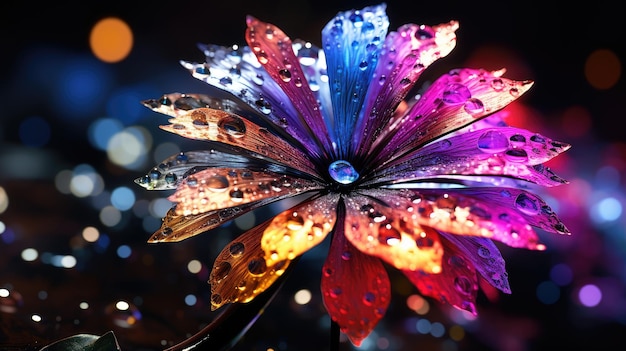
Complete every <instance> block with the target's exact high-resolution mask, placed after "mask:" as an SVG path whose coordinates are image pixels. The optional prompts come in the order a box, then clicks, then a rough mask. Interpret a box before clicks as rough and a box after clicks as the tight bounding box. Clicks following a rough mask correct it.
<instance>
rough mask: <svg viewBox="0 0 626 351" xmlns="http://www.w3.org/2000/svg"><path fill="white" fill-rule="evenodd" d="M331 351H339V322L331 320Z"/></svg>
mask: <svg viewBox="0 0 626 351" xmlns="http://www.w3.org/2000/svg"><path fill="white" fill-rule="evenodd" d="M330 351H339V324H337V322H335V321H334V320H332V319H331V321H330Z"/></svg>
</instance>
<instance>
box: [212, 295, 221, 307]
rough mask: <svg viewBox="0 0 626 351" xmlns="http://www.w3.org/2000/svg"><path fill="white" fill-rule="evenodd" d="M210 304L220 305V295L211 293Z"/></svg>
mask: <svg viewBox="0 0 626 351" xmlns="http://www.w3.org/2000/svg"><path fill="white" fill-rule="evenodd" d="M211 304H212V305H214V306H221V305H222V295H220V294H213V295H211Z"/></svg>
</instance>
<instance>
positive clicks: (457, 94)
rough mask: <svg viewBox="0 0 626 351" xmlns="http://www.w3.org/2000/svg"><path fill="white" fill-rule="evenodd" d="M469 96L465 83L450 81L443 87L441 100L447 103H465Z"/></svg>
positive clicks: (470, 94) (470, 95)
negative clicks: (450, 82)
mask: <svg viewBox="0 0 626 351" xmlns="http://www.w3.org/2000/svg"><path fill="white" fill-rule="evenodd" d="M471 97H472V93H471V92H470V91H469V89H468V88H467V87H466V86H465V85H463V84H460V83H452V84H449V85H448V86H447V87H446V88H445V89H444V91H443V96H442V98H441V100H442V101H443V102H444V103H446V104H448V105H458V104H463V103H465V102H466V101H467V100H468V99H469V98H471Z"/></svg>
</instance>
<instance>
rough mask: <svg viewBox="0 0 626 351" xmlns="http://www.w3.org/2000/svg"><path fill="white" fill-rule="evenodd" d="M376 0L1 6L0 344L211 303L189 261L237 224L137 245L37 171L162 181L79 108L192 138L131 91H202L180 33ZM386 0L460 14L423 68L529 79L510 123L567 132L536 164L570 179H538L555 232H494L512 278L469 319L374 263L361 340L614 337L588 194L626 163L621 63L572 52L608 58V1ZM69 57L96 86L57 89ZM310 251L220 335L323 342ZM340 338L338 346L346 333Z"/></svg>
mask: <svg viewBox="0 0 626 351" xmlns="http://www.w3.org/2000/svg"><path fill="white" fill-rule="evenodd" d="M376 3H377V2H372V1H326V0H325V1H301V2H297V1H286V0H284V1H277V2H251V1H234V0H231V1H222V2H216V1H177V2H171V3H156V2H130V1H125V2H122V1H106V2H104V1H92V2H77V3H45V4H37V5H35V4H34V3H30V2H20V3H15V2H12V3H11V4H10V5H5V6H4V9H3V11H2V12H1V13H0V29H1V31H0V36H1V37H0V38H1V39H2V48H3V49H2V55H1V57H2V63H1V65H0V69H1V72H0V74H1V76H2V83H1V85H0V92H1V94H2V95H1V96H2V105H1V106H2V107H1V108H0V118H1V121H2V123H1V125H0V187H2V188H4V190H5V191H6V193H7V196H8V198H9V201H10V202H9V207H8V208H7V210H6V211H5V212H4V213H0V221H2V222H3V223H4V224H5V226H6V228H7V229H6V230H5V232H4V233H2V234H0V239H3V240H0V287H3V286H4V287H6V288H7V289H9V290H11V291H15V292H18V293H19V295H17V294H13V296H20V298H19V299H17V301H16V305H17V308H16V309H15V310H11V311H9V310H10V309H6V308H5V309H4V310H0V322H1V323H2V324H1V325H0V327H1V329H0V346H1V345H6V346H7V347H13V348H12V349H16V350H17V349H29V350H33V349H37V348H38V347H41V346H43V345H46V344H47V343H50V342H52V341H54V340H58V339H60V338H63V337H66V336H70V335H74V334H78V333H90V334H97V335H101V334H103V333H105V332H106V331H108V330H114V332H115V334H116V336H117V337H118V340H119V341H120V344H121V346H122V350H125V351H126V350H144V349H145V350H157V349H162V348H163V347H164V345H171V344H172V343H176V342H179V341H180V340H182V339H184V338H185V337H188V336H189V335H190V334H193V333H195V332H196V331H197V330H198V329H199V328H201V327H202V326H203V325H205V324H206V323H209V322H210V321H211V320H213V319H214V318H215V316H216V314H217V312H211V311H210V308H209V306H208V304H209V301H208V296H209V295H208V294H209V287H208V284H206V276H203V275H202V274H205V275H206V270H207V269H210V267H211V265H212V262H213V259H214V258H215V256H216V255H217V253H218V252H219V250H221V248H222V247H223V245H224V244H225V243H227V242H228V240H229V239H228V238H230V237H232V236H234V235H236V234H237V231H238V228H237V227H235V226H234V225H231V226H229V227H228V228H225V229H224V230H218V231H215V233H212V234H205V235H202V236H199V237H196V238H193V239H190V240H188V241H185V242H182V243H180V244H175V245H163V244H161V245H149V244H146V242H145V241H146V239H147V238H148V237H149V235H150V234H151V232H149V231H147V230H146V229H145V228H144V227H142V218H140V216H137V215H133V213H130V211H127V212H128V213H124V214H123V220H122V222H121V224H119V225H117V226H115V227H113V228H107V227H106V226H104V225H103V224H102V223H100V220H99V217H98V212H99V209H98V208H97V205H95V204H94V203H95V202H96V201H95V200H94V199H89V198H78V197H75V196H72V195H68V194H62V193H60V192H59V191H57V189H56V188H55V184H54V179H55V176H56V175H57V174H58V172H59V171H60V170H63V169H71V168H72V167H75V166H76V165H80V164H89V165H91V166H92V167H93V168H94V169H95V170H96V171H97V172H98V173H99V174H100V175H101V176H102V178H103V179H104V183H105V187H106V189H108V190H109V191H110V190H111V189H112V188H114V187H117V186H122V185H128V186H129V187H131V188H132V189H133V190H134V191H135V194H136V196H137V198H138V199H147V200H152V199H155V198H157V197H159V196H163V195H162V194H153V193H147V192H145V191H144V190H143V189H141V188H139V187H138V186H135V185H134V184H133V179H135V178H136V177H139V176H141V175H143V173H144V172H145V171H147V170H148V169H149V168H150V167H152V166H153V163H154V162H152V161H150V162H148V164H146V165H145V167H144V168H137V169H124V168H123V167H119V166H116V165H113V164H111V162H110V161H109V160H108V159H107V155H106V153H105V152H103V151H102V150H98V149H97V148H94V147H93V145H91V144H90V142H89V140H88V133H87V130H88V128H89V126H90V123H91V122H92V121H93V120H94V119H96V118H100V117H103V116H107V117H112V118H119V119H120V121H122V123H123V124H124V125H125V126H142V127H143V128H145V129H146V130H148V131H149V132H150V133H151V135H152V138H153V144H154V145H156V144H157V142H160V141H172V142H175V143H178V144H180V145H181V147H182V146H185V147H187V146H188V147H192V146H195V147H197V146H198V145H200V144H197V143H191V142H188V141H183V140H180V139H179V138H176V137H172V136H170V135H166V134H167V133H166V132H163V131H160V130H158V128H156V127H157V125H158V124H162V123H163V122H164V121H165V120H164V119H163V118H162V116H160V115H157V114H155V113H152V112H151V111H149V110H147V109H143V107H141V106H139V105H140V104H139V101H140V100H143V99H148V98H157V97H159V96H160V94H162V93H169V92H174V91H178V92H206V91H205V89H206V86H205V85H204V84H203V83H201V82H199V81H197V80H195V79H194V78H192V77H190V76H189V75H188V73H187V72H186V71H185V70H184V69H183V68H182V67H181V66H180V65H179V64H178V60H180V59H185V60H190V61H194V60H202V59H203V57H202V56H201V52H200V51H199V50H197V47H196V44H197V43H214V44H220V45H225V46H228V45H232V44H241V45H243V44H244V39H243V36H244V31H245V16H246V15H248V14H251V15H254V16H255V17H257V18H259V19H260V20H262V21H266V22H270V23H273V24H276V25H278V26H279V27H280V28H281V29H282V30H283V31H284V32H286V33H287V34H288V35H289V36H290V37H291V38H292V39H295V38H302V39H305V40H310V41H312V42H313V43H315V44H319V42H320V31H321V28H322V27H323V26H324V25H325V23H326V22H327V21H328V20H330V19H331V18H332V17H333V16H334V15H335V14H336V13H337V12H338V11H342V10H346V9H350V8H362V7H364V6H366V5H372V4H376ZM386 3H387V14H388V16H389V19H390V22H391V25H390V30H393V29H395V28H397V27H399V26H400V25H402V24H405V23H419V24H429V25H434V24H438V23H442V22H448V21H449V20H452V19H455V20H458V21H459V22H460V29H459V30H458V31H457V46H456V48H455V49H454V51H453V52H452V53H451V54H450V55H448V56H447V57H446V58H444V59H442V60H439V61H437V62H436V63H435V64H434V65H433V66H432V67H430V68H429V70H428V71H427V73H425V75H424V78H425V79H426V78H429V77H436V76H438V75H439V74H441V73H443V72H446V71H447V70H449V69H451V68H457V67H463V66H470V67H482V68H486V69H492V70H494V69H499V68H502V67H506V68H507V74H506V75H505V76H506V77H509V78H514V79H532V80H534V81H535V82H536V83H535V85H534V86H533V88H532V89H531V91H530V92H529V93H527V95H525V96H524V97H523V98H522V99H521V100H520V102H519V103H516V105H515V106H514V109H515V111H516V114H515V115H514V120H513V122H514V123H513V124H517V125H518V126H521V127H525V128H529V129H533V130H535V131H539V132H541V133H542V134H544V135H546V136H549V137H552V138H554V139H557V140H560V141H564V142H568V143H571V144H572V145H573V148H572V149H571V150H570V151H568V152H567V153H566V154H565V155H561V156H560V157H559V159H558V160H554V162H553V163H551V166H552V168H553V169H554V170H555V171H556V172H557V174H559V175H561V176H563V177H564V178H566V179H569V180H570V181H571V183H570V184H569V185H565V186H563V187H562V188H560V189H550V190H546V193H545V196H546V198H547V199H549V200H550V202H551V204H553V205H554V207H555V208H557V209H558V210H560V211H557V212H558V213H559V214H560V215H561V217H562V219H563V220H564V222H565V223H566V224H567V226H568V227H569V229H570V230H571V231H572V232H573V235H572V236H571V237H557V238H555V237H553V236H548V235H545V236H542V238H544V239H545V240H544V241H545V242H546V244H547V245H548V247H549V249H548V250H547V251H545V252H527V251H523V250H513V249H509V248H502V250H503V255H504V257H505V259H506V260H507V268H508V271H509V280H510V283H511V286H512V289H513V294H512V295H500V296H498V297H497V298H496V299H490V298H487V296H485V295H483V294H482V293H481V295H480V296H479V306H478V312H479V318H478V319H477V320H476V321H472V322H467V321H465V322H463V323H461V322H459V320H458V318H459V317H458V314H455V313H454V312H451V311H450V310H449V309H448V308H447V307H446V306H442V305H439V304H437V303H436V302H434V301H430V302H431V303H430V306H431V308H430V311H429V312H428V313H427V314H425V315H419V314H416V313H415V312H413V311H411V310H409V309H408V308H407V307H406V303H405V300H406V297H407V296H408V295H410V294H414V293H415V292H416V291H415V289H413V288H411V287H410V286H408V285H407V284H408V283H407V282H406V281H404V280H403V279H402V277H400V276H398V275H397V274H395V273H393V272H390V274H392V280H393V282H392V284H394V300H393V302H392V305H391V306H390V310H389V312H388V313H387V315H386V316H385V318H384V319H383V321H382V322H381V323H380V325H379V327H378V328H377V329H376V331H375V334H376V335H375V336H376V337H382V338H387V339H388V340H390V345H389V346H388V347H386V348H385V347H384V345H383V344H379V345H378V346H377V345H376V341H375V339H374V338H373V340H374V341H373V343H369V344H367V345H364V347H363V348H362V349H366V350H385V349H386V350H413V349H421V350H446V351H448V350H450V351H453V350H507V351H508V350H511V351H516V350H548V349H551V347H552V346H549V345H553V344H555V343H556V345H561V347H562V348H563V349H583V348H589V349H604V347H605V346H606V345H609V344H610V343H614V344H618V345H619V344H620V343H623V341H624V332H625V331H626V293H625V288H624V286H625V284H624V281H625V280H626V272H625V266H626V240H625V238H626V234H625V232H624V228H625V227H626V225H624V222H625V219H624V216H623V215H620V216H618V218H615V219H613V220H598V219H597V213H598V211H599V209H598V208H599V207H598V204H599V203H601V201H602V200H603V199H607V198H611V199H615V200H617V202H618V203H621V204H622V206H624V205H623V204H625V203H626V202H624V191H623V189H624V179H623V178H622V176H621V174H622V172H623V171H624V168H626V162H625V161H626V157H625V155H626V147H625V144H624V141H626V135H625V133H624V129H623V121H624V119H626V115H625V112H624V108H623V105H624V101H626V88H625V82H624V78H623V76H620V77H619V79H618V80H617V83H616V84H615V85H613V86H612V87H610V88H609V89H595V88H594V87H593V86H592V85H591V84H589V82H588V81H587V79H586V77H585V63H586V60H587V58H588V57H589V55H590V54H591V53H592V52H593V51H594V50H597V49H609V50H611V51H613V52H614V53H615V54H616V55H617V57H618V58H619V59H620V60H621V61H620V62H621V63H622V68H623V62H624V59H625V58H626V46H625V45H624V42H625V41H626V37H625V34H626V28H624V23H626V18H625V17H624V16H625V15H624V12H623V10H619V9H618V4H617V2H608V1H606V2H605V1H594V2H591V3H586V4H584V6H582V5H581V6H574V5H573V3H569V4H568V6H555V5H553V4H551V3H550V2H548V1H543V2H524V1H509V2H505V1H502V2H496V1H494V2H485V1H475V2H471V1H464V2H456V1H446V2H419V3H416V2H405V1H399V0H398V1H387V2H386ZM107 16H116V17H120V18H122V19H123V20H125V21H126V22H127V23H128V24H129V25H130V27H131V29H132V30H133V34H134V46H133V50H132V52H131V53H130V55H129V56H128V57H127V58H126V59H125V60H124V61H122V62H119V63H115V64H106V63H101V62H98V61H97V60H96V59H95V58H94V57H93V55H91V52H90V49H89V43H88V36H89V31H90V29H91V27H92V26H93V25H94V24H95V23H96V22H97V21H98V20H99V19H101V18H103V17H107ZM85 62H87V63H89V64H90V65H91V66H87V67H96V68H97V69H98V70H101V72H104V73H102V74H101V75H98V77H100V79H102V80H101V81H95V82H92V83H91V85H90V87H91V88H93V87H99V88H98V89H100V90H98V92H97V94H94V95H85V98H81V96H78V97H76V96H66V95H64V94H62V93H59V86H62V84H63V82H64V79H66V77H67V76H66V75H65V73H67V72H71V68H72V67H75V66H73V65H83V64H85ZM86 88H87V87H86ZM124 89H126V90H130V91H132V92H133V93H134V94H135V96H136V97H137V99H136V101H137V105H136V106H135V105H132V106H130V107H127V105H121V106H120V105H119V104H118V105H116V104H115V102H113V103H111V101H112V99H113V98H114V97H115V96H117V95H116V94H117V93H118V92H119V91H120V90H124ZM126 96H128V95H126ZM77 111H78V112H77ZM573 111H574V112H576V113H574V112H573ZM581 111H582V112H581ZM131 112H132V113H131ZM32 116H39V117H41V118H43V119H44V120H46V121H47V122H48V124H49V128H50V133H49V136H48V138H49V140H48V141H47V142H45V143H43V144H42V145H36V146H33V145H26V144H27V143H25V142H24V137H22V136H21V135H20V126H21V125H22V123H23V121H24V120H26V119H27V118H29V117H32ZM581 116H582V117H581ZM24 157H27V158H32V159H33V160H35V161H33V163H32V164H33V165H36V166H37V167H35V166H32V165H31V163H28V164H29V165H31V166H29V167H25V166H24V164H21V161H20V160H24ZM620 209H621V207H620ZM263 215H264V214H263V213H260V214H259V216H257V217H258V218H257V220H259V219H260V218H261V217H262V216H263ZM88 225H90V226H95V227H98V228H100V229H101V231H102V232H107V233H108V236H109V237H110V241H111V242H110V244H109V245H108V246H107V247H105V248H101V249H100V250H97V249H95V248H90V247H89V245H86V246H85V245H83V246H80V245H79V246H80V249H77V248H76V245H75V240H77V239H76V237H77V236H78V235H77V234H79V233H80V232H81V230H82V228H84V227H85V226H88ZM9 234H10V237H9ZM542 235H543V233H542ZM120 245H127V246H129V247H131V248H132V250H133V255H131V256H130V257H129V258H126V259H122V258H120V257H118V255H116V252H115V248H116V247H119V246H120ZM25 248H36V249H37V250H38V251H39V252H40V254H41V253H44V252H48V253H59V254H61V253H62V254H69V253H72V254H73V255H75V256H76V257H77V259H78V262H79V263H78V264H77V266H76V267H75V268H71V269H64V268H59V267H55V266H53V265H50V264H46V263H45V262H43V260H42V259H38V260H35V261H33V262H26V261H24V260H23V259H22V258H20V254H21V252H22V251H23V250H24V249H25ZM322 255H323V252H321V248H320V250H317V251H315V252H311V253H308V254H307V255H305V257H304V258H303V259H302V260H301V261H300V262H299V265H298V268H297V269H296V271H295V272H294V274H293V275H292V277H290V279H289V280H288V281H287V283H286V285H285V286H284V288H283V289H282V290H281V292H280V293H279V296H278V298H277V300H276V301H274V302H273V303H272V304H271V305H270V306H269V308H268V309H267V311H266V312H265V314H263V316H262V317H261V318H260V319H259V320H258V322H257V324H255V325H254V326H253V327H252V328H251V330H250V331H249V333H248V334H247V335H246V336H245V337H244V339H243V340H242V341H241V342H240V343H239V344H238V345H237V346H236V347H235V349H237V350H268V349H269V348H270V347H271V348H274V350H324V349H327V348H328V342H327V341H328V333H329V332H328V320H327V317H326V316H325V314H324V311H323V307H322V305H321V298H320V296H319V295H320V294H319V288H318V286H319V274H320V267H321V264H322V258H321V257H322ZM191 259H198V260H200V261H201V262H202V263H203V264H204V271H203V272H204V273H202V272H201V273H200V274H196V275H194V274H191V273H189V272H188V271H187V269H186V265H187V262H188V261H189V260H191ZM560 265H564V266H565V267H567V268H568V269H569V272H570V273H571V276H572V277H571V279H570V280H569V281H566V282H564V283H562V284H560V285H558V284H557V285H555V284H552V285H550V286H551V287H553V288H555V289H557V290H556V294H557V295H558V297H557V298H556V299H555V300H554V301H549V302H547V301H546V300H545V295H543V297H542V295H541V294H540V293H539V292H538V291H540V290H541V287H542V286H544V287H545V285H542V283H545V282H551V281H553V280H554V277H551V274H552V273H551V272H553V270H552V269H553V268H554V267H555V266H558V267H563V266H560ZM586 284H594V286H598V287H600V288H601V290H602V292H603V299H602V301H601V302H600V304H599V305H597V306H595V307H585V306H582V305H581V304H580V303H579V302H578V299H577V294H578V291H579V290H580V288H581V287H582V286H584V285H586ZM302 288H306V289H309V290H311V291H312V293H313V300H312V302H311V303H310V304H309V305H307V306H295V305H294V303H293V301H292V300H291V297H292V295H293V293H294V292H295V291H298V290H300V289H302ZM42 291H43V292H45V294H42ZM187 294H194V295H195V296H197V297H198V303H197V304H196V305H195V306H191V307H190V306H187V305H185V303H184V297H185V296H186V295H187ZM122 298H123V299H127V300H131V301H134V302H136V305H137V307H138V309H139V310H140V311H141V312H142V319H141V321H140V323H138V324H137V325H134V326H133V327H129V328H123V327H119V326H116V325H115V324H113V323H112V321H113V320H115V318H119V316H117V317H116V316H115V315H114V314H112V313H108V312H107V306H108V305H109V304H110V303H111V302H112V301H115V300H117V299H122ZM2 301H3V302H2V303H3V304H4V305H7V304H8V303H9V302H7V301H6V299H5V300H2ZM81 301H89V305H90V308H88V309H87V310H80V309H78V308H77V305H78V303H79V302H81ZM1 306H2V305H0V307H1ZM7 311H9V312H7ZM33 314H38V315H41V316H42V318H43V321H42V322H39V323H37V322H33V321H32V320H31V319H30V316H31V315H33ZM420 319H425V320H427V321H429V322H431V323H441V325H443V326H444V327H445V330H446V331H449V330H450V328H451V327H453V326H455V325H462V326H463V330H464V333H465V334H464V337H463V338H462V339H461V340H453V339H452V338H450V336H449V334H448V333H447V332H446V333H445V334H444V335H443V336H435V335H431V334H428V333H420V332H417V331H415V328H414V327H412V326H413V325H415V323H416V321H418V320H420ZM162 340H164V344H162ZM0 348H1V347H0ZM342 348H343V349H345V350H349V349H350V347H349V345H348V344H347V343H346V342H343V343H342Z"/></svg>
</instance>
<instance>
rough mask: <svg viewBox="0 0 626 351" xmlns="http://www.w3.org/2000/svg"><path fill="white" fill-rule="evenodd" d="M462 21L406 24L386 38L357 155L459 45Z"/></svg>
mask: <svg viewBox="0 0 626 351" xmlns="http://www.w3.org/2000/svg"><path fill="white" fill-rule="evenodd" d="M457 29H458V22H456V21H451V22H449V23H445V24H440V25H437V26H434V27H430V26H425V25H416V24H406V25H403V26H402V27H400V28H399V29H398V31H397V32H391V33H389V35H388V36H387V37H386V38H385V42H384V44H383V47H382V50H381V53H380V58H379V59H378V65H377V66H376V72H375V73H374V77H373V81H372V84H370V86H369V90H368V92H367V96H368V98H367V101H366V105H365V106H364V108H363V112H362V115H361V118H360V120H359V123H360V124H359V125H358V126H357V132H356V133H354V136H353V140H354V143H353V144H354V146H355V147H357V149H354V150H353V152H358V155H360V156H364V155H366V154H367V153H368V152H369V150H370V145H371V140H374V139H376V138H377V137H378V133H380V131H381V127H382V126H384V125H386V124H387V123H388V122H389V119H390V118H391V116H392V114H393V113H394V111H395V109H396V107H397V106H398V104H399V103H400V102H401V101H402V99H404V97H405V96H406V94H407V93H408V92H409V90H411V89H412V88H413V86H414V85H415V82H416V81H417V80H418V78H419V77H420V75H421V73H422V72H423V71H424V70H425V69H426V67H428V66H429V65H430V64H432V63H433V62H434V61H436V60H437V59H439V58H441V57H444V56H446V55H447V54H448V53H450V52H451V51H452V49H453V48H454V46H455V44H456V35H455V31H456V30H457Z"/></svg>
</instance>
